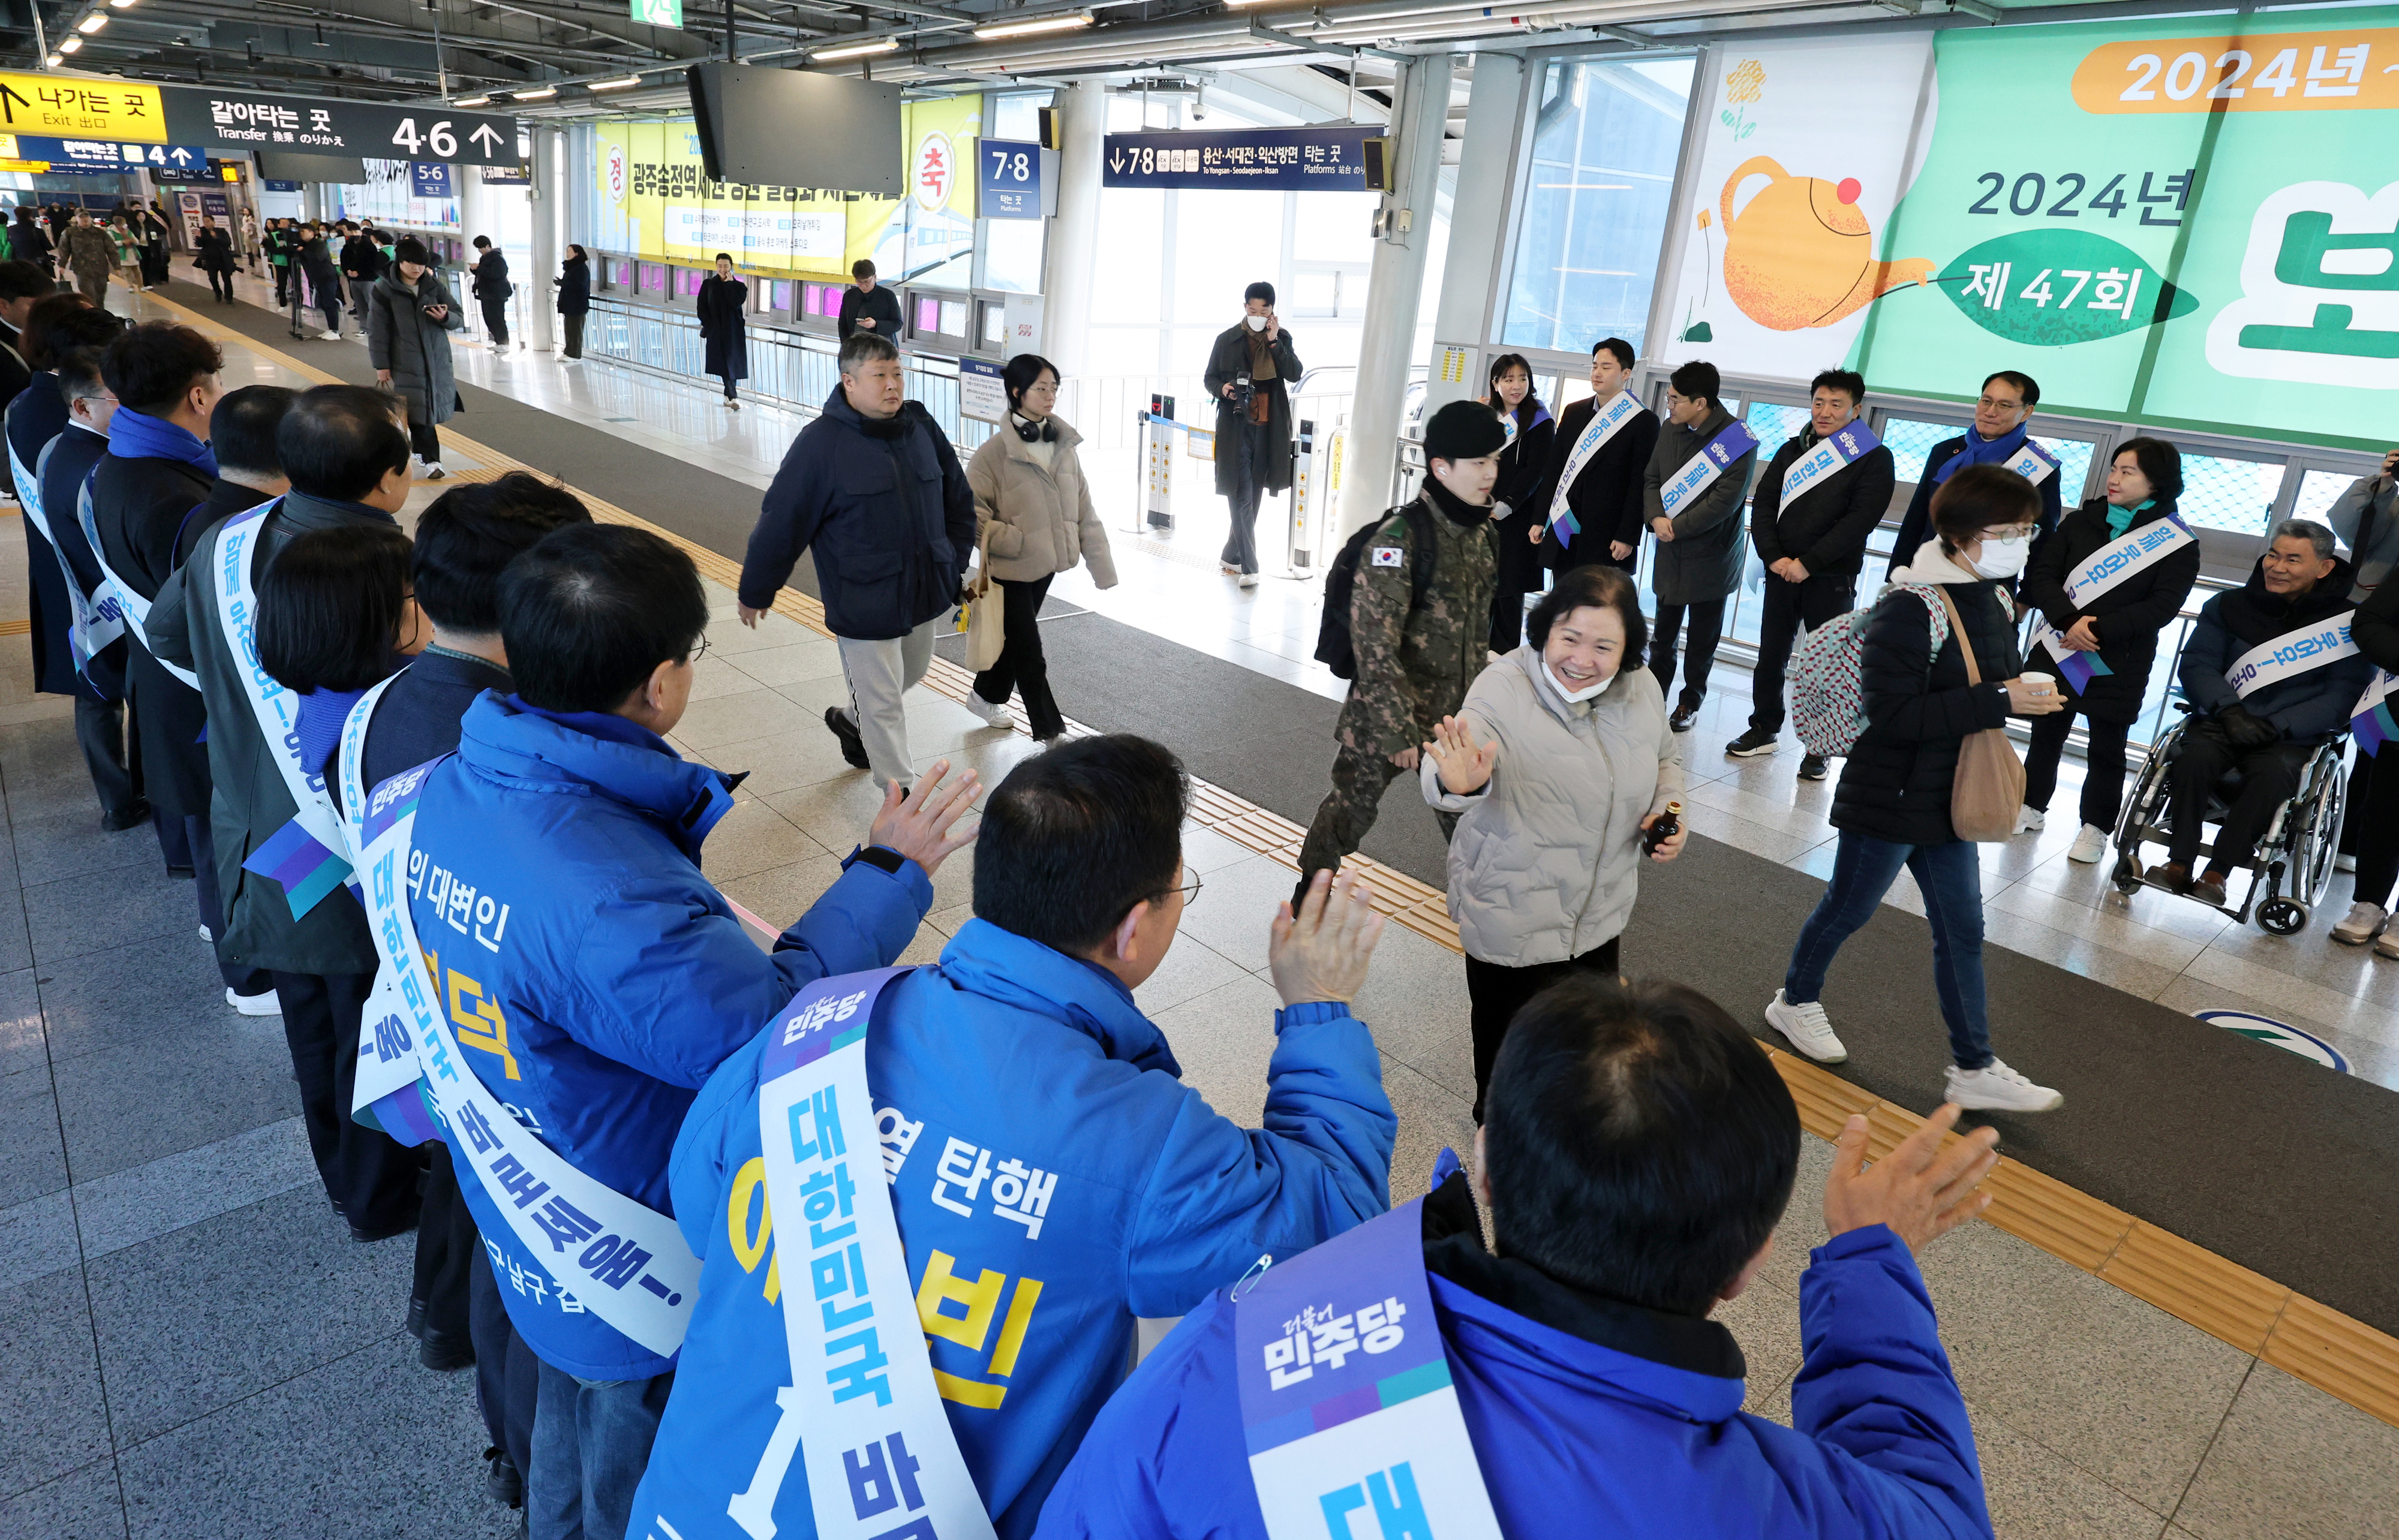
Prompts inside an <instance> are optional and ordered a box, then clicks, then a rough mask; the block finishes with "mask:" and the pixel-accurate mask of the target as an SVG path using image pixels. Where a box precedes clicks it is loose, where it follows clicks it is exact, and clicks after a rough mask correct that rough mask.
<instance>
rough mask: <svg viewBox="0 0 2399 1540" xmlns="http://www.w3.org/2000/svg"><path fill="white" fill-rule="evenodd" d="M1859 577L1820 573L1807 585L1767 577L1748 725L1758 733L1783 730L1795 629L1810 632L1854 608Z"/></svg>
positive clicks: (1770, 574)
mask: <svg viewBox="0 0 2399 1540" xmlns="http://www.w3.org/2000/svg"><path fill="white" fill-rule="evenodd" d="M1857 594H1858V575H1857V574H1855V573H1842V574H1838V575H1833V574H1823V573H1819V574H1814V575H1812V576H1810V577H1809V579H1808V581H1806V582H1805V583H1786V582H1784V581H1783V580H1782V578H1779V577H1777V576H1775V575H1774V574H1772V573H1768V574H1766V607H1765V610H1764V612H1763V613H1762V614H1761V615H1759V616H1758V628H1757V668H1756V670H1755V672H1754V673H1752V674H1751V676H1750V712H1749V725H1750V728H1751V730H1752V731H1755V732H1759V733H1780V732H1781V731H1782V673H1783V670H1784V669H1786V668H1788V667H1789V666H1790V663H1791V647H1792V643H1793V642H1796V641H1797V640H1798V638H1799V628H1800V627H1802V626H1805V627H1807V628H1809V630H1811V631H1812V630H1814V629H1815V628H1817V627H1819V626H1822V625H1823V624H1824V623H1825V622H1826V621H1829V620H1831V619H1832V618H1833V617H1834V616H1835V615H1847V614H1849V613H1850V610H1852V609H1854V608H1856V607H1857Z"/></svg>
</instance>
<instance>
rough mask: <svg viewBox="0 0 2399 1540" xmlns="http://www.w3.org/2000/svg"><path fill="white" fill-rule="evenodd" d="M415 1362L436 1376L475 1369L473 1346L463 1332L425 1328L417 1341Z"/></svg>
mask: <svg viewBox="0 0 2399 1540" xmlns="http://www.w3.org/2000/svg"><path fill="white" fill-rule="evenodd" d="M416 1361H417V1362H418V1363H421V1364H423V1365H424V1366H425V1367H426V1368H427V1369H429V1370H431V1371H433V1372H435V1373H436V1374H454V1373H456V1372H457V1371H459V1370H462V1369H472V1368H474V1367H475V1344H474V1343H472V1342H471V1341H469V1340H468V1337H467V1334H466V1333H465V1332H463V1331H440V1330H437V1329H436V1328H433V1327H429V1326H428V1327H427V1328H426V1329H425V1334H424V1335H423V1336H422V1337H419V1338H418V1339H417V1344H416Z"/></svg>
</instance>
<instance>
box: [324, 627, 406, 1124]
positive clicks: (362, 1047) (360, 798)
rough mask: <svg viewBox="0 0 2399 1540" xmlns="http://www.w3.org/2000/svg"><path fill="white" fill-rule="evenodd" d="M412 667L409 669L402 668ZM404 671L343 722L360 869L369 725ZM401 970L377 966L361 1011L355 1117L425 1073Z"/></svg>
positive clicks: (353, 844)
mask: <svg viewBox="0 0 2399 1540" xmlns="http://www.w3.org/2000/svg"><path fill="white" fill-rule="evenodd" d="M407 671H408V670H407V669H401V670H400V673H403V674H404V673H406V672H407ZM399 677H400V674H394V675H392V676H391V679H386V680H385V681H384V682H382V683H381V684H378V685H376V686H375V687H374V688H373V689H372V690H369V691H368V692H367V693H366V694H365V695H364V696H361V697H359V702H358V704H357V705H355V706H353V707H351V708H350V715H349V719H348V720H347V721H346V722H344V723H342V747H341V753H340V756H339V758H338V760H337V762H336V763H338V764H339V765H340V770H339V775H340V777H341V791H342V833H343V836H344V843H343V848H344V850H345V852H346V854H347V856H348V858H349V861H350V865H351V867H352V868H353V869H355V870H357V871H365V870H366V869H367V846H366V822H367V801H368V798H367V784H366V743H367V728H368V726H369V724H370V723H373V721H374V712H375V707H376V706H377V705H378V704H379V703H380V702H381V701H382V700H383V693H384V692H385V691H386V690H388V689H390V688H391V682H392V680H394V679H398V678H399ZM400 977H401V975H400V970H399V969H397V968H395V967H393V966H391V964H389V963H388V962H384V963H378V964H377V965H376V966H375V981H374V988H373V990H372V991H371V992H369V993H368V994H367V1004H366V1009H365V1010H364V1011H363V1012H362V1013H360V1015H359V1073H358V1078H357V1079H356V1081H355V1082H354V1083H353V1086H352V1089H351V1093H350V1114H351V1115H352V1116H353V1117H355V1116H357V1115H358V1114H359V1113H360V1112H362V1111H365V1110H366V1109H367V1108H370V1107H373V1105H374V1104H375V1103H376V1102H378V1101H382V1100H383V1099H384V1098H385V1097H386V1096H389V1095H391V1094H392V1093H393V1092H394V1091H398V1090H401V1089H404V1088H405V1087H409V1086H413V1085H414V1084H415V1083H416V1082H417V1081H418V1079H420V1078H421V1076H420V1075H419V1074H418V1070H417V1063H416V1053H415V1050H414V1049H413V1048H412V1047H410V1046H409V1044H410V1034H409V1033H408V1030H407V1021H408V1015H407V1011H408V1002H407V1001H406V999H405V998H404V997H403V996H402V995H401V993H400ZM395 1024H397V1026H398V1029H399V1030H397V1031H395V1030H394V1026H395ZM384 1132H386V1133H387V1134H390V1135H392V1136H393V1137H394V1138H396V1139H397V1138H401V1137H403V1135H402V1130H400V1129H399V1128H388V1127H386V1128H384Z"/></svg>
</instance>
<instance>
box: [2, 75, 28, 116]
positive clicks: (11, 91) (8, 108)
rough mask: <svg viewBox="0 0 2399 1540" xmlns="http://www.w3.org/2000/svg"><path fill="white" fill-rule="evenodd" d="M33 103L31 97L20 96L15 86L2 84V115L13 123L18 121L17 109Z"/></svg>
mask: <svg viewBox="0 0 2399 1540" xmlns="http://www.w3.org/2000/svg"><path fill="white" fill-rule="evenodd" d="M33 104H34V103H33V101H31V100H30V99H28V98H25V97H21V96H19V95H18V94H17V88H15V87H14V86H9V85H6V84H0V117H5V118H6V119H7V121H8V122H10V123H12V124H13V123H15V122H16V121H17V109H18V108H20V107H30V106H32V105H33Z"/></svg>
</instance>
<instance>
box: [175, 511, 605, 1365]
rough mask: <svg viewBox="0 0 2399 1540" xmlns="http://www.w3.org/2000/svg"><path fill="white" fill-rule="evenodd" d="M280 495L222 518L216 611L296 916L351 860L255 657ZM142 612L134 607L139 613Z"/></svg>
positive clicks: (289, 717) (255, 857) (289, 710)
mask: <svg viewBox="0 0 2399 1540" xmlns="http://www.w3.org/2000/svg"><path fill="white" fill-rule="evenodd" d="M282 502H283V499H281V498H280V497H277V498H271V499H269V500H268V501H266V502H264V503H262V504H260V505H259V506H258V507H254V508H251V509H250V510H249V511H248V512H246V513H239V514H236V515H235V516H234V517H233V518H231V519H229V520H226V521H225V526H224V533H223V534H220V535H219V536H218V537H217V576H216V590H217V615H218V618H219V619H220V620H221V621H222V622H223V624H224V638H225V645H226V646H227V647H228V648H230V649H231V650H232V652H233V663H234V674H235V676H236V677H237V678H238V679H239V680H240V681H241V693H242V694H243V695H244V696H247V697H249V700H250V709H251V715H252V716H254V717H256V718H257V719H258V732H259V736H262V737H264V739H265V740H266V749H267V755H268V757H269V758H271V759H272V760H274V762H275V768H276V770H277V772H278V773H279V774H280V775H281V776H282V777H283V785H284V788H285V790H289V791H290V792H291V804H292V806H293V808H294V809H295V810H296V811H294V812H293V814H292V815H291V822H290V823H287V824H285V825H284V826H283V827H282V828H280V829H278V830H277V831H275V832H274V833H273V834H271V835H269V836H267V838H266V839H265V840H264V842H263V843H261V844H260V845H259V846H258V848H257V849H255V850H253V851H251V853H250V858H249V859H248V860H245V861H243V862H242V863H241V864H242V869H243V870H244V871H255V872H257V873H258V874H259V875H260V876H262V877H271V878H273V879H274V880H275V881H276V882H278V883H279V884H281V885H282V887H283V897H284V900H285V901H286V902H287V903H289V904H290V905H291V917H292V918H293V919H295V920H297V919H299V918H301V917H302V916H304V915H305V914H306V913H307V912H309V911H310V910H312V909H314V908H316V907H317V905H318V904H319V903H321V902H323V901H324V898H325V896H326V895H327V894H329V893H331V892H332V891H333V889H334V888H336V887H339V886H340V885H342V884H343V883H344V882H345V881H346V880H347V879H348V878H349V876H350V873H351V871H352V868H351V866H350V863H349V862H348V861H346V860H345V859H343V858H342V856H341V854H340V852H341V851H342V849H343V847H344V844H345V841H344V839H343V835H342V819H341V815H340V814H339V813H338V812H337V811H336V810H335V809H334V807H333V799H332V791H331V790H330V789H329V788H328V787H327V786H326V785H325V777H322V776H319V775H318V774H317V773H316V772H315V771H313V770H310V769H309V768H308V767H307V766H306V765H305V764H302V763H300V697H299V696H295V695H293V694H292V693H291V691H289V690H287V689H285V688H284V687H283V686H282V685H281V684H279V683H278V682H276V680H275V676H274V675H272V674H270V673H268V672H267V671H266V669H265V668H264V666H263V665H261V664H260V662H259V661H258V588H257V573H256V570H255V569H256V567H257V565H258V547H260V545H261V544H263V542H262V540H261V538H260V536H262V535H263V534H264V533H265V530H266V517H267V515H269V514H271V513H273V512H274V511H275V510H276V509H277V508H278V507H281V506H282ZM184 581H185V582H186V583H189V582H190V581H191V580H190V579H189V578H186V579H184ZM141 618H142V614H141V613H137V614H136V615H135V619H136V620H137V621H139V620H140V619H141ZM194 683H195V685H197V681H194ZM628 1334H629V1335H630V1333H628Z"/></svg>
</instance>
